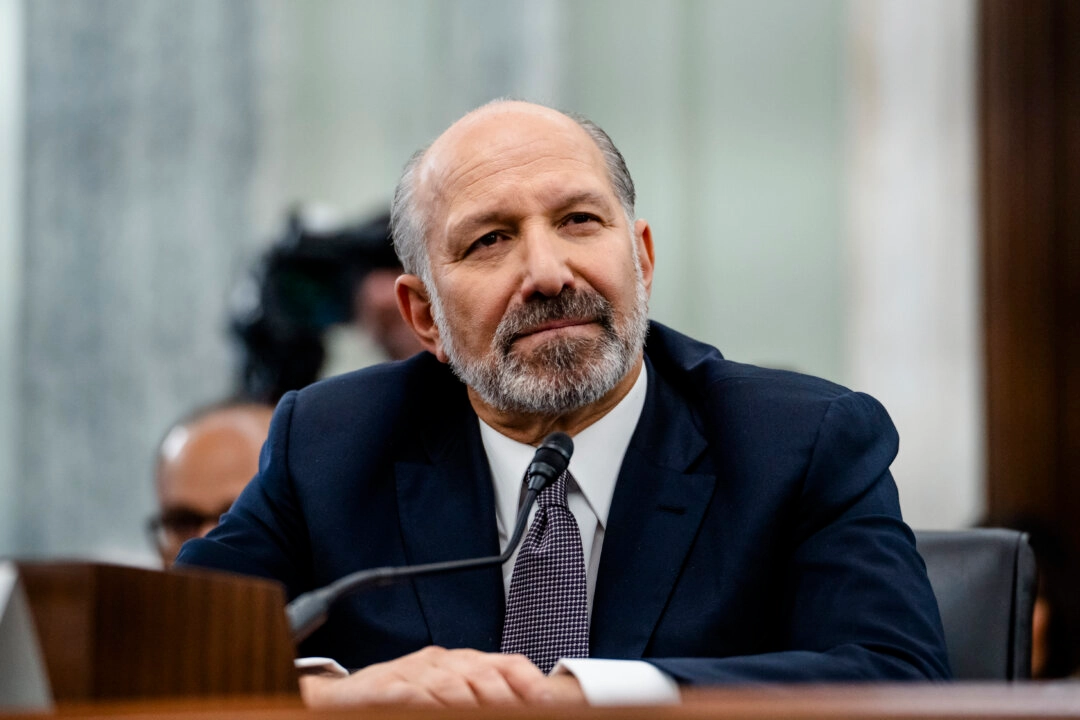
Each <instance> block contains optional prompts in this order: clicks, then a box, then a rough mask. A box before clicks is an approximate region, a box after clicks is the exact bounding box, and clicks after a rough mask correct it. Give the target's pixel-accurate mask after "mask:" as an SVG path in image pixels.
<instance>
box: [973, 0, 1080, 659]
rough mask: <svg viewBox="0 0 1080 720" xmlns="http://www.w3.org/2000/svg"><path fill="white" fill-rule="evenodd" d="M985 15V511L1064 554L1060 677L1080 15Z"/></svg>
mask: <svg viewBox="0 0 1080 720" xmlns="http://www.w3.org/2000/svg"><path fill="white" fill-rule="evenodd" d="M980 7H981V16H980V24H981V25H980V66H981V67H980V71H981V72H980V91H981V92H980V104H981V122H982V135H981V140H982V147H981V159H982V203H983V238H984V245H983V249H984V253H983V263H984V267H983V279H984V303H985V304H984V306H985V330H986V357H987V367H986V370H987V372H986V377H987V387H986V411H987V492H988V496H987V501H988V508H989V510H990V515H991V520H992V521H994V522H997V523H1005V522H1010V521H1014V520H1017V519H1022V520H1023V521H1024V523H1025V524H1026V525H1028V526H1029V527H1031V528H1032V529H1035V530H1037V531H1038V530H1041V531H1043V532H1044V533H1045V531H1049V533H1050V534H1051V535H1052V536H1056V539H1057V540H1058V541H1060V543H1061V551H1062V555H1061V557H1060V558H1055V559H1054V560H1055V561H1054V562H1053V563H1046V564H1044V568H1047V569H1049V570H1050V572H1049V573H1048V574H1047V575H1046V576H1045V579H1046V581H1047V584H1048V587H1049V586H1052V587H1051V588H1050V590H1049V592H1050V594H1051V595H1052V596H1053V597H1054V602H1055V604H1058V610H1057V611H1055V612H1057V615H1058V616H1057V618H1054V617H1051V622H1052V623H1053V627H1052V633H1053V635H1054V638H1053V640H1054V642H1053V644H1054V646H1055V647H1056V648H1057V650H1056V651H1055V654H1056V655H1058V656H1060V659H1059V660H1056V661H1055V662H1056V663H1057V664H1059V665H1060V667H1059V668H1058V670H1057V672H1070V671H1071V670H1072V669H1075V667H1076V666H1077V664H1078V663H1080V587H1078V583H1077V580H1076V568H1077V563H1078V560H1080V522H1078V521H1077V518H1078V517H1080V42H1078V38H1080V3H1077V2H1075V1H1074V0H1028V1H1025V2H1014V1H1013V0H982V3H981V6H980ZM1047 540H1048V538H1043V542H1044V543H1045V544H1047V545H1049V546H1053V545H1055V544H1056V543H1054V542H1052V541H1051V542H1046V541H1047ZM1037 549H1038V548H1037ZM1058 611H1060V612H1058ZM1061 620H1065V622H1064V623H1060V622H1059V621H1061ZM1058 640H1060V642H1057V641H1058ZM1062 653H1064V654H1062Z"/></svg>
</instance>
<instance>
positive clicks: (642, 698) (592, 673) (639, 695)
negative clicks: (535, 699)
mask: <svg viewBox="0 0 1080 720" xmlns="http://www.w3.org/2000/svg"><path fill="white" fill-rule="evenodd" d="M560 673H570V674H571V675H573V676H574V677H575V678H577V681H578V682H579V683H581V690H582V692H584V693H585V699H586V700H588V701H589V704H590V705H674V704H677V703H678V702H679V701H680V696H679V686H678V684H677V683H676V682H675V680H674V679H673V678H672V677H671V676H670V675H668V674H667V673H666V672H664V671H663V670H661V669H660V668H658V667H656V666H655V665H650V664H649V663H647V662H642V661H641V660H602V659H600V658H565V659H563V660H560V661H559V662H558V663H556V664H555V667H554V668H552V670H551V674H552V675H556V674H560Z"/></svg>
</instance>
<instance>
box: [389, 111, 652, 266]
mask: <svg viewBox="0 0 1080 720" xmlns="http://www.w3.org/2000/svg"><path fill="white" fill-rule="evenodd" d="M523 122H524V123H530V122H531V123H548V124H549V125H550V126H551V127H552V128H553V129H556V130H557V129H560V128H561V129H562V130H563V131H572V132H580V133H584V136H585V137H587V138H588V139H589V140H591V144H592V145H593V146H594V147H595V150H596V151H598V152H599V154H600V157H601V158H602V159H603V163H604V165H605V166H606V167H607V174H608V181H609V182H610V183H611V189H612V190H613V191H614V193H615V196H616V197H617V198H618V200H619V203H620V204H621V205H622V208H623V212H624V213H625V214H626V218H627V220H628V221H629V222H633V218H634V202H635V190H634V181H633V179H632V178H631V177H630V171H629V170H628V169H627V167H626V161H625V160H624V159H623V156H622V153H620V152H619V149H618V148H617V147H615V143H613V142H612V140H611V138H610V137H609V136H608V134H607V133H606V132H604V130H603V129H601V128H600V126H598V125H596V124H595V123H594V122H592V121H591V120H589V119H588V118H585V117H583V116H581V115H576V114H571V113H564V112H561V111H559V110H554V109H552V108H549V107H545V106H543V105H537V104H535V103H528V102H521V101H517V100H493V101H492V102H490V103H488V104H486V105H483V106H481V107H479V108H477V109H476V110H473V111H472V112H470V113H468V114H467V115H465V116H464V117H462V118H461V119H460V120H458V121H457V122H456V123H454V124H453V125H451V126H450V127H449V128H448V129H447V130H446V131H445V132H444V133H443V134H442V135H440V136H439V137H438V138H437V139H436V140H435V142H433V143H432V144H431V145H430V146H428V147H427V148H424V149H422V150H419V151H418V152H416V153H415V154H414V155H413V157H412V158H411V159H410V160H409V162H408V163H407V164H406V166H405V169H404V171H403V172H402V175H401V179H400V180H399V181H398V185H397V189H396V190H395V192H394V202H393V206H392V208H391V227H392V232H393V238H394V248H395V250H396V251H397V254H398V257H399V258H400V259H401V263H402V267H404V268H405V272H407V273H410V274H413V275H417V276H419V277H421V278H423V279H424V280H425V281H428V280H430V269H429V268H430V265H429V260H428V254H427V252H428V251H427V245H426V238H427V231H428V230H429V229H430V224H431V218H432V215H433V212H434V210H435V207H434V206H435V204H437V202H438V199H439V191H440V188H441V187H442V184H443V183H444V182H445V180H446V170H447V162H446V161H447V159H448V158H447V152H448V151H455V152H458V153H462V154H464V153H467V152H468V151H469V149H470V147H476V143H482V145H483V146H484V149H489V148H490V144H491V143H492V142H496V143H497V142H498V141H499V140H500V135H502V136H503V138H505V139H506V140H507V141H510V142H513V140H514V138H515V137H516V134H515V133H514V129H515V128H516V127H520V124H521V123H523ZM489 133H490V134H489Z"/></svg>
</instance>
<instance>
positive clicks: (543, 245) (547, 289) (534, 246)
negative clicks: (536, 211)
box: [521, 228, 574, 300]
mask: <svg viewBox="0 0 1080 720" xmlns="http://www.w3.org/2000/svg"><path fill="white" fill-rule="evenodd" d="M522 246H523V248H524V251H525V273H524V278H523V279H522V285H521V293H522V300H528V299H529V298H530V297H532V296H533V295H536V294H540V295H545V296H547V297H555V296H556V295H558V294H559V293H561V292H562V291H563V289H565V288H567V287H573V285H574V273H573V271H572V270H571V269H570V264H569V256H568V253H569V251H570V249H571V248H570V247H569V245H568V243H567V242H566V241H565V240H564V239H562V238H560V237H559V235H558V233H556V232H554V231H553V230H550V229H547V228H544V229H534V230H530V231H529V232H527V233H526V236H525V242H524V243H522Z"/></svg>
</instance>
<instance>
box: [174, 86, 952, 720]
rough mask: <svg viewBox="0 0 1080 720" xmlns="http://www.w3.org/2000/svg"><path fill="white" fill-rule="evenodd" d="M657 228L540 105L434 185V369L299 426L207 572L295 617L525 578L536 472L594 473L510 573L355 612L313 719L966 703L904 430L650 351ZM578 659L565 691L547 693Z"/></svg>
mask: <svg viewBox="0 0 1080 720" xmlns="http://www.w3.org/2000/svg"><path fill="white" fill-rule="evenodd" d="M633 204H634V189H633V183H632V181H631V180H630V176H629V173H628V172H627V171H626V166H625V163H624V162H623V159H622V157H621V155H620V154H619V152H618V150H617V149H615V146H614V145H613V144H612V143H611V141H610V139H609V138H608V137H607V136H606V134H604V133H603V131H602V130H600V129H599V128H597V127H596V126H595V125H593V124H592V123H589V122H588V121H586V120H583V119H580V118H571V117H568V116H566V115H563V114H561V113H558V112H555V111H553V110H550V109H548V108H543V107H540V106H536V105H530V104H527V103H517V102H496V103H492V104H490V105H487V106H484V107H483V108H480V109H479V110H476V111H474V112H472V113H470V114H469V115H467V116H465V117H464V118H463V119H462V120H460V121H458V122H457V123H455V124H454V125H453V126H451V128H450V129H449V130H447V131H446V132H445V133H444V134H443V135H442V136H440V138H439V139H438V140H436V141H435V143H433V144H432V145H431V146H430V147H429V148H427V149H426V150H424V151H423V152H421V153H418V154H417V156H415V157H414V158H413V160H412V161H410V163H409V165H408V166H407V167H406V170H405V173H404V174H403V176H402V180H401V182H400V183H399V186H398V190H397V193H396V195H395V200H394V236H395V244H396V247H397V249H398V254H399V255H400V257H401V259H402V262H403V265H404V267H405V271H406V274H405V275H402V277H401V278H399V279H398V284H397V293H398V302H399V306H400V309H401V311H402V315H403V316H404V317H405V319H406V321H407V322H408V323H409V325H410V326H411V327H412V328H413V330H414V332H415V333H416V334H417V336H418V337H419V338H420V340H421V342H422V343H423V345H424V347H425V349H426V350H428V351H429V352H428V353H423V354H421V355H418V356H416V357H414V358H412V359H410V360H407V361H404V362H401V363H394V364H390V365H383V366H379V367H375V368H371V369H368V370H364V371H360V372H358V373H353V374H350V375H345V376H341V377H338V378H332V379H330V380H327V381H324V382H323V383H319V384H317V385H315V386H312V387H310V388H307V389H305V390H303V391H301V392H300V393H298V394H297V393H291V394H289V395H288V396H286V397H285V399H283V400H282V402H281V404H280V405H279V407H278V409H277V411H276V413H275V418H274V421H273V423H272V426H271V430H270V436H269V439H268V441H267V445H266V447H265V448H264V451H263V458H262V462H261V465H260V472H259V475H258V476H257V477H256V480H255V481H254V482H253V483H252V484H251V485H249V487H248V488H247V489H246V490H245V492H244V493H243V495H242V496H241V497H240V499H239V500H238V501H237V503H236V505H235V506H234V507H233V508H232V510H231V511H230V513H229V514H228V515H226V517H225V518H224V521H223V523H222V525H221V526H220V527H219V528H218V529H217V530H215V531H214V532H213V533H211V535H210V536H209V537H208V538H207V539H205V540H196V541H192V542H191V543H189V544H188V545H186V546H185V548H184V550H183V552H182V553H181V556H180V561H181V562H182V563H190V564H197V565H205V566H210V567H219V568H225V569H231V570H235V571H239V572H245V573H251V574H256V575H261V576H265V577H270V578H276V579H278V580H280V581H282V582H284V583H285V584H286V586H287V588H288V592H289V595H290V596H295V595H297V594H299V593H301V592H303V591H305V590H308V589H311V588H313V587H318V586H321V585H323V584H326V583H329V582H331V581H333V580H335V579H337V578H339V577H341V576H343V575H345V574H347V573H349V572H352V571H354V570H358V569H361V568H366V567H376V566H382V565H403V564H416V563H425V562H432V561H438V560H452V559H457V558H466V557H475V556H484V555H493V554H497V553H498V551H499V550H500V548H501V547H504V546H505V545H506V543H507V537H508V535H509V532H510V529H511V528H512V525H513V518H514V514H515V512H516V509H517V504H518V501H519V498H520V496H521V492H520V487H521V474H522V472H523V470H524V467H525V465H526V464H527V462H528V458H529V457H530V456H531V453H532V449H533V447H535V446H536V445H538V444H539V443H540V442H541V440H542V439H543V438H544V437H545V436H546V435H547V434H548V433H550V432H552V431H555V430H561V431H563V432H566V433H568V434H570V435H571V436H573V437H574V440H575V445H576V450H575V453H574V455H573V458H572V460H571V462H570V467H569V475H568V476H566V477H565V478H561V479H560V481H559V482H557V483H555V484H553V486H552V487H553V489H551V490H545V493H549V492H550V493H551V494H550V495H548V497H549V498H556V500H550V499H549V501H548V502H547V504H545V503H544V502H541V509H540V510H539V511H537V512H538V515H537V517H540V515H539V513H543V518H544V520H543V521H542V522H541V521H537V522H536V523H534V527H532V528H530V531H529V532H530V535H529V537H527V538H526V541H525V543H524V545H523V548H522V549H521V550H519V554H518V556H517V558H516V561H514V562H511V563H508V565H507V567H506V568H505V569H504V570H503V571H502V572H500V570H499V569H493V570H478V571H471V572H468V573H461V574H458V575H447V576H439V577H429V578H420V579H417V580H415V581H414V582H412V583H409V584H402V585H398V586H395V587H388V588H382V589H376V590H373V591H370V592H368V593H366V594H360V595H357V596H354V597H350V598H348V599H347V600H344V601H343V602H341V603H340V604H339V605H338V606H337V607H336V608H335V610H334V611H333V613H332V615H331V617H330V620H329V622H328V623H327V624H326V626H324V628H323V629H321V630H320V631H318V632H317V633H315V634H314V635H313V636H312V637H311V638H310V639H309V640H308V641H307V644H306V645H305V646H304V647H303V648H302V649H303V650H304V651H305V652H309V653H315V654H324V655H327V656H330V657H333V658H335V659H337V660H339V661H340V662H342V663H343V664H344V665H346V666H348V667H350V668H360V669H359V670H358V671H357V672H355V673H353V674H352V675H351V676H349V677H347V678H344V679H333V680H332V679H319V678H310V679H307V680H305V683H304V692H305V697H306V698H307V699H308V700H309V701H310V702H312V703H314V704H335V703H351V702H386V701H417V702H431V703H441V704H458V703H488V702H539V701H546V700H556V701H558V700H561V701H575V700H577V701H580V700H583V699H586V698H587V699H588V700H590V701H593V702H604V701H609V700H617V701H627V700H633V699H638V700H653V701H659V700H662V699H668V698H671V697H673V696H674V697H677V690H675V689H674V687H675V684H676V683H680V684H687V683H702V684H703V683H723V682H732V681H825V680H875V679H876V680H893V679H927V678H943V677H946V676H947V675H948V667H947V661H946V659H945V649H944V640H943V637H942V631H941V626H940V620H939V618H938V612H937V606H936V603H935V601H934V597H933V594H932V592H931V590H930V586H929V583H928V581H927V579H926V573H925V569H924V567H923V564H922V561H921V559H920V558H919V557H918V555H917V553H916V552H915V546H914V540H913V537H912V535H911V532H910V530H909V529H908V528H907V527H906V526H905V525H904V524H903V522H902V521H901V519H900V511H899V504H898V500H897V494H896V488H895V485H894V483H893V481H892V478H891V476H890V474H889V469H888V468H889V464H890V463H891V461H892V459H893V457H894V456H895V454H896V449H897V437H896V432H895V430H894V429H893V427H892V424H891V422H890V421H889V419H888V416H887V414H886V413H885V411H884V409H883V408H882V407H881V406H880V405H879V404H878V403H877V402H876V401H874V400H873V399H872V398H869V397H867V396H865V395H860V394H857V393H852V392H850V391H848V390H846V389H844V388H841V387H838V386H836V385H833V384H831V383H827V382H825V381H822V380H817V379H814V378H808V377H805V376H800V375H796V374H793V373H785V372H779V371H770V370H763V369H760V368H754V367H750V366H745V365H739V364H736V363H732V362H729V361H727V360H724V359H723V358H722V357H721V355H720V353H719V352H717V351H716V350H715V349H713V348H711V347H708V346H706V345H703V344H700V343H697V342H695V341H693V340H691V339H690V338H687V337H685V336H683V335H680V334H678V333H676V332H674V331H672V330H670V329H667V328H664V327H663V326H661V325H658V324H652V325H650V324H649V323H648V320H647V319H646V318H647V303H648V296H649V292H650V289H651V282H652V276H653V259H654V255H653V240H652V234H651V230H650V228H649V225H648V223H646V222H645V221H644V220H640V219H639V220H636V221H635V220H634V210H633ZM646 336H647V339H648V340H647V343H646ZM556 486H558V489H554V488H555V487H556ZM543 497H544V496H543V495H542V498H543ZM566 518H572V520H570V521H569V523H567V522H564V520H565V519H566ZM567 527H570V528H573V530H570V531H569V532H570V534H571V535H572V537H573V540H572V542H568V541H567V537H568V536H567V534H566V533H567V532H568V531H567ZM534 533H535V540H536V541H535V542H533V543H530V538H534ZM544 533H549V534H548V535H544ZM560 533H561V534H560ZM579 533H580V536H579ZM556 537H557V538H558V539H557V541H556V540H553V539H551V538H556ZM545 538H547V539H548V540H545ZM549 540H550V542H551V543H553V544H551V545H545V544H544V543H545V542H548V541H549ZM579 541H580V543H579ZM545 547H557V548H559V551H558V553H557V558H556V559H555V560H552V559H550V558H549V559H548V560H539V559H537V558H541V557H543V553H544V552H545V549H544V548H545ZM551 557H555V556H551ZM545 562H546V563H547V564H544V563H545ZM530 563H539V564H530ZM538 567H539V568H543V569H542V570H537V569H536V568H538ZM545 573H549V575H545ZM560 573H561V574H560ZM515 578H517V580H518V582H515ZM537 588H540V590H537ZM530 593H531V594H530ZM545 593H546V594H545ZM556 595H557V597H555V596H556ZM552 607H554V608H555V610H554V611H552V609H551V608H552ZM531 616H535V617H531ZM537 617H539V618H543V622H542V623H541V624H540V626H539V628H537V623H536V618H537ZM567 618H569V619H567ZM530 633H532V635H530ZM521 636H525V637H528V638H532V639H537V642H539V643H540V644H544V643H550V644H552V645H553V646H554V647H555V649H554V650H552V652H554V653H555V656H553V657H552V658H551V659H550V660H549V659H543V658H545V653H546V652H548V650H551V649H550V648H538V647H537V646H535V645H530V644H529V642H532V640H530V641H529V642H525V643H524V645H516V644H515V643H516V642H517V639H518V638H519V637H521ZM445 648H450V649H445ZM520 648H524V649H520ZM500 649H502V650H503V651H505V652H512V651H515V650H516V651H518V652H524V653H526V654H527V657H524V656H522V655H510V654H501V653H499V652H498V651H499V650H500ZM585 656H588V657H587V659H581V658H583V657H585ZM554 657H564V658H565V659H564V660H563V661H561V662H560V664H559V665H558V666H556V668H555V671H554V672H553V673H552V674H551V675H550V676H549V675H545V673H544V672H542V671H541V670H540V669H538V668H537V667H536V665H534V662H536V663H537V664H539V665H540V666H541V667H543V668H544V670H546V669H547V665H549V664H550V662H553V661H554Z"/></svg>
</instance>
